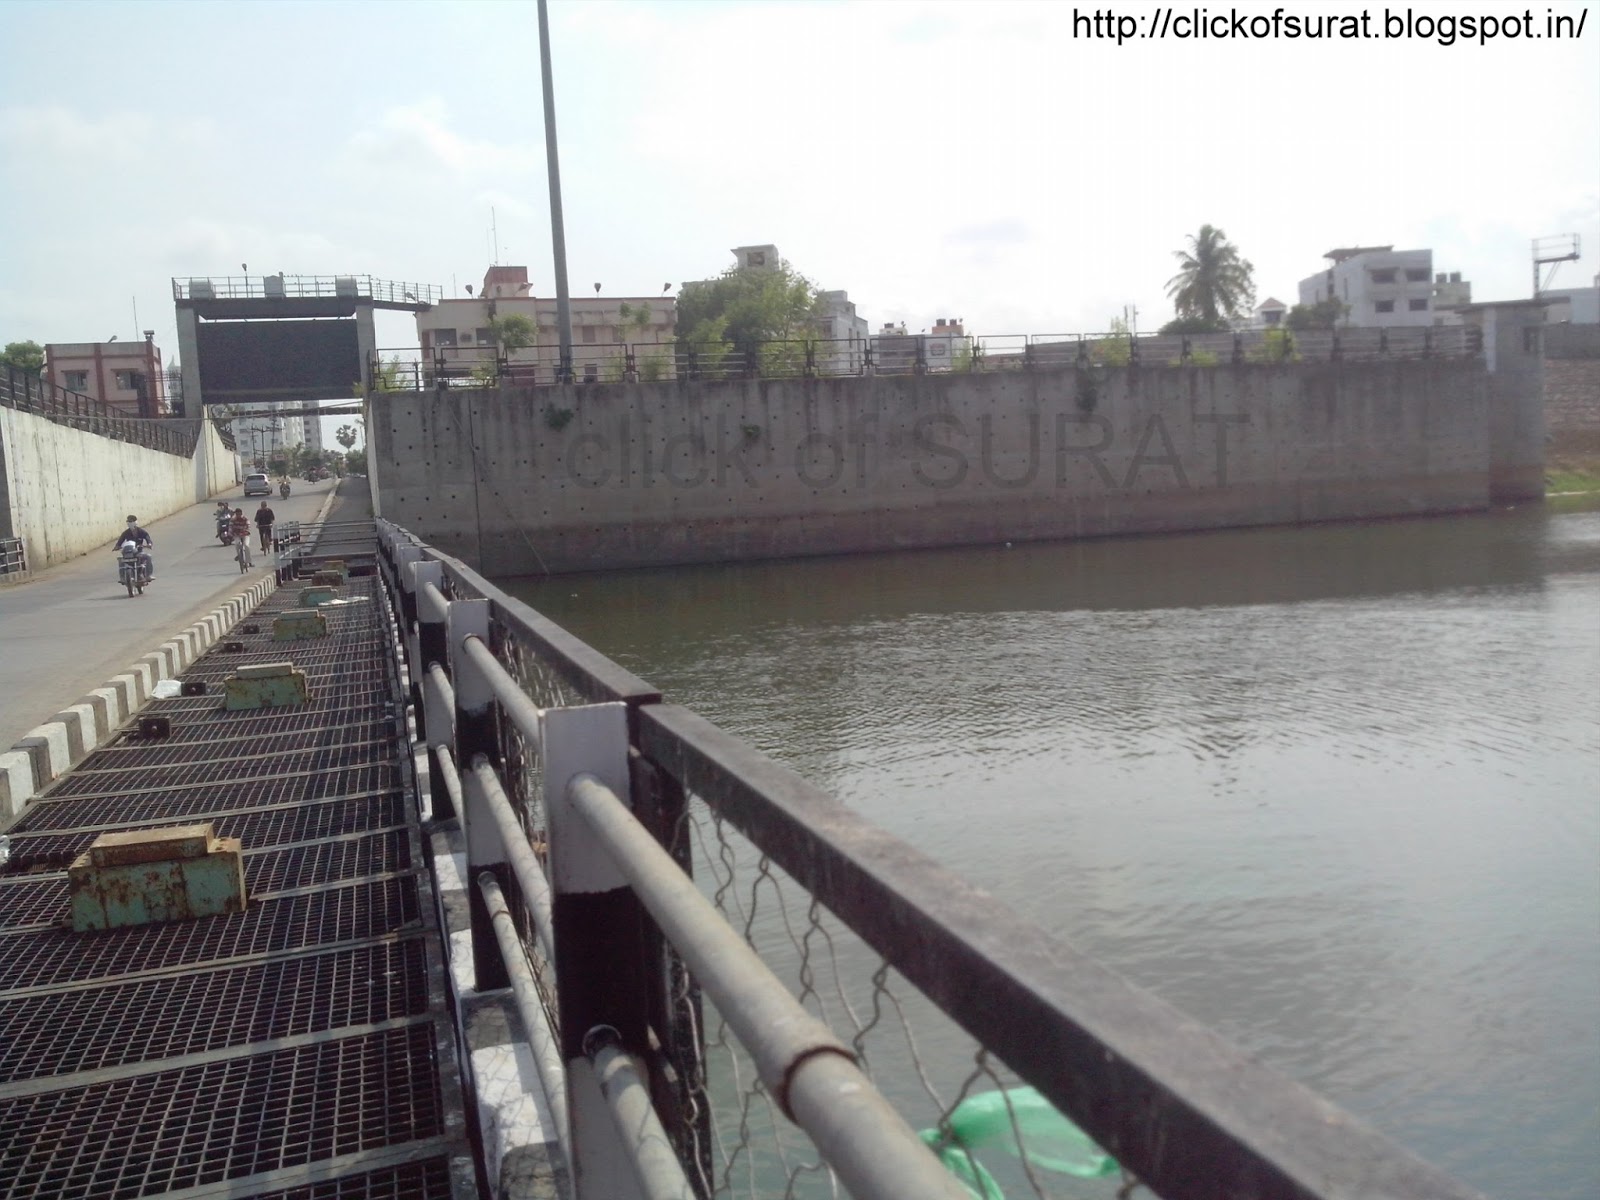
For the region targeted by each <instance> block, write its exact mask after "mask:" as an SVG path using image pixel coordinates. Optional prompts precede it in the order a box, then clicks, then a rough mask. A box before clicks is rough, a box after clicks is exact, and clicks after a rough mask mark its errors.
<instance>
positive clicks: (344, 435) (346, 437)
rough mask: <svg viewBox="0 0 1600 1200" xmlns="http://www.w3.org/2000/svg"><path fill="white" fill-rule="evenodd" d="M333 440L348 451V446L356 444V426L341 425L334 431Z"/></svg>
mask: <svg viewBox="0 0 1600 1200" xmlns="http://www.w3.org/2000/svg"><path fill="white" fill-rule="evenodd" d="M333 440H334V441H336V442H338V443H339V445H341V446H343V447H344V448H345V452H346V453H349V451H350V448H351V447H352V446H354V445H355V444H356V427H355V426H354V425H341V426H339V428H338V431H337V432H335V433H334V435H333Z"/></svg>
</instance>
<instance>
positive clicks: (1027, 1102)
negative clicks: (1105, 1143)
mask: <svg viewBox="0 0 1600 1200" xmlns="http://www.w3.org/2000/svg"><path fill="white" fill-rule="evenodd" d="M1008 1100H1009V1101H1010V1104H1009V1108H1008V1106H1007V1101H1008ZM1013 1118H1014V1119H1015V1122H1016V1125H1015V1128H1013V1126H1012V1121H1013ZM1018 1134H1020V1135H1021V1141H1022V1144H1021V1145H1020V1146H1019V1145H1018V1144H1017V1140H1018ZM919 1136H920V1137H921V1138H922V1140H923V1141H924V1142H926V1143H927V1144H928V1146H929V1148H930V1149H932V1150H933V1152H934V1153H935V1154H936V1155H938V1156H939V1161H940V1162H942V1163H943V1164H944V1166H945V1169H946V1170H947V1171H949V1172H950V1173H951V1174H952V1175H954V1176H955V1177H956V1178H957V1179H959V1180H961V1182H962V1183H963V1184H965V1185H966V1188H967V1191H969V1192H971V1193H972V1195H973V1196H975V1197H977V1198H978V1200H1005V1193H1004V1192H1002V1191H1001V1190H1000V1186H999V1184H997V1183H995V1181H994V1177H993V1176H992V1175H990V1174H989V1172H988V1171H986V1170H984V1168H983V1164H982V1163H980V1162H979V1161H978V1160H977V1159H976V1158H975V1157H974V1155H975V1154H976V1153H977V1152H978V1151H980V1150H990V1149H996V1148H999V1149H1003V1150H1006V1151H1008V1152H1010V1153H1011V1154H1014V1155H1018V1156H1020V1157H1023V1158H1026V1159H1027V1161H1028V1163H1029V1164H1030V1165H1031V1166H1034V1167H1037V1168H1039V1169H1040V1170H1044V1171H1054V1172H1055V1173H1057V1174H1059V1175H1074V1176H1076V1177H1078V1178H1079V1179H1098V1178H1100V1177H1101V1176H1104V1175H1115V1174H1116V1173H1117V1170H1118V1166H1117V1161H1116V1159H1114V1158H1112V1157H1111V1156H1110V1155H1109V1154H1107V1153H1106V1152H1105V1151H1104V1150H1102V1149H1100V1147H1099V1146H1097V1145H1095V1143H1094V1141H1093V1140H1092V1139H1091V1138H1090V1137H1089V1135H1088V1134H1086V1133H1084V1131H1083V1130H1081V1129H1079V1128H1078V1127H1077V1126H1076V1125H1074V1124H1073V1123H1072V1122H1071V1121H1069V1120H1067V1118H1065V1117H1064V1116H1062V1115H1061V1114H1060V1113H1059V1112H1057V1111H1056V1109H1055V1107H1054V1106H1053V1105H1052V1104H1051V1103H1050V1102H1049V1101H1048V1100H1046V1099H1045V1098H1044V1097H1043V1096H1041V1095H1040V1094H1039V1093H1038V1091H1037V1090H1035V1089H1034V1088H1031V1087H1022V1088H1006V1089H1005V1090H1003V1091H995V1092H980V1093H979V1094H978V1095H976V1096H969V1097H968V1098H967V1099H965V1100H963V1101H962V1102H961V1103H960V1104H958V1105H956V1107H955V1108H954V1109H953V1110H952V1111H951V1113H950V1117H949V1119H948V1120H947V1121H946V1122H945V1123H944V1125H943V1126H942V1127H941V1128H939V1129H924V1130H923V1131H922V1132H921V1134H920V1135H919Z"/></svg>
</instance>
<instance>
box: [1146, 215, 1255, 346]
mask: <svg viewBox="0 0 1600 1200" xmlns="http://www.w3.org/2000/svg"><path fill="white" fill-rule="evenodd" d="M1173 256H1174V257H1175V258H1176V259H1177V260H1178V262H1179V263H1181V264H1182V266H1183V269H1182V270H1181V271H1179V272H1178V273H1177V274H1176V275H1174V276H1173V277H1172V278H1171V279H1169V280H1168V281H1167V295H1169V296H1171V297H1172V302H1173V305H1174V307H1176V308H1177V310H1178V316H1179V317H1180V318H1183V317H1197V318H1199V319H1200V320H1203V321H1207V322H1209V323H1211V324H1212V325H1214V326H1216V327H1217V328H1218V329H1221V328H1223V327H1224V326H1225V325H1226V324H1227V321H1228V319H1229V318H1231V317H1236V316H1239V315H1241V314H1243V313H1246V312H1248V311H1249V310H1250V305H1251V303H1252V302H1253V301H1254V300H1255V297H1256V287H1255V279H1254V275H1255V268H1254V267H1252V266H1251V265H1250V263H1249V262H1248V261H1247V260H1245V259H1244V258H1242V257H1240V254H1239V248H1238V247H1237V246H1235V245H1234V244H1233V243H1232V242H1230V241H1228V239H1227V236H1226V235H1225V234H1224V233H1223V232H1222V230H1220V229H1218V228H1216V227H1215V226H1212V225H1202V226H1200V232H1199V233H1198V234H1195V235H1193V236H1191V237H1190V238H1189V249H1187V250H1174V251H1173Z"/></svg>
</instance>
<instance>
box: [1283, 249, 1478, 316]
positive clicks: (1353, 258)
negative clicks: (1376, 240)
mask: <svg viewBox="0 0 1600 1200" xmlns="http://www.w3.org/2000/svg"><path fill="white" fill-rule="evenodd" d="M1323 257H1324V258H1326V259H1327V260H1328V263H1329V265H1328V267H1327V268H1326V269H1325V270H1322V271H1319V272H1318V273H1317V274H1315V275H1311V276H1308V277H1307V278H1305V279H1302V280H1301V281H1300V303H1301V304H1304V305H1306V306H1307V307H1310V306H1311V305H1313V304H1317V303H1320V302H1321V301H1324V300H1328V299H1330V298H1331V299H1335V300H1338V301H1339V302H1340V303H1341V304H1343V305H1344V306H1345V316H1344V323H1345V324H1347V325H1357V326H1385V325H1390V326H1393V325H1437V324H1443V323H1446V322H1448V321H1451V320H1454V319H1455V318H1454V317H1453V316H1451V315H1449V313H1448V310H1449V309H1451V308H1453V307H1455V306H1456V305H1459V304H1464V303H1468V302H1470V301H1471V298H1472V285H1471V284H1470V283H1467V282H1464V281H1463V280H1462V278H1461V273H1460V272H1459V271H1457V272H1453V273H1451V274H1449V275H1445V274H1443V273H1441V274H1439V275H1438V276H1437V278H1436V277H1435V273H1434V270H1433V251H1432V250H1396V249H1395V248H1394V247H1393V246H1350V247H1346V248H1344V249H1339V250H1330V251H1328V253H1327V254H1325V255H1323Z"/></svg>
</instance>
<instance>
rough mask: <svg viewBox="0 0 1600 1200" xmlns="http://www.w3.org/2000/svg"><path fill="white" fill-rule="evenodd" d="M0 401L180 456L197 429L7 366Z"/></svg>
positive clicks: (190, 423)
mask: <svg viewBox="0 0 1600 1200" xmlns="http://www.w3.org/2000/svg"><path fill="white" fill-rule="evenodd" d="M0 405H5V406H6V407H7V408H14V409H17V410H18V411H19V412H29V413H34V414H36V415H38V416H41V417H45V418H47V419H48V420H51V421H54V422H56V423H57V424H58V425H68V426H71V427H72V428H74V429H83V430H86V431H87V432H89V433H97V434H99V435H100V436H101V437H108V438H115V439H116V440H118V441H122V442H131V443H132V444H133V445H136V446H147V447H149V448H150V449H152V450H161V451H164V452H166V453H167V454H176V455H179V456H181V457H183V458H189V457H190V456H192V455H193V454H194V448H195V439H196V437H197V436H198V435H199V429H200V425H199V422H198V421H190V420H187V419H184V418H161V417H157V418H138V417H130V416H128V415H127V414H125V413H123V412H121V411H120V410H119V409H116V408H113V407H112V406H110V405H108V404H103V403H101V402H100V401H99V400H95V399H94V398H92V397H90V396H85V395H82V394H81V393H78V392H69V391H68V390H67V389H66V388H63V387H58V386H57V385H55V384H53V383H51V382H50V381H49V380H47V379H45V378H44V376H42V375H38V374H35V373H34V372H32V371H23V370H19V369H17V368H16V367H9V366H8V367H6V368H5V372H4V374H3V375H0Z"/></svg>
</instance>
